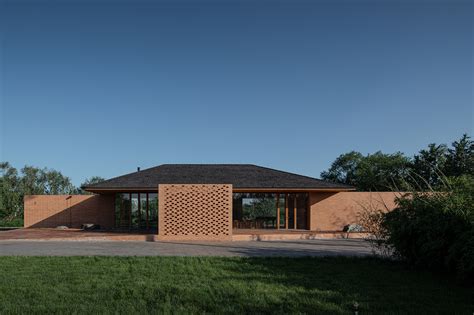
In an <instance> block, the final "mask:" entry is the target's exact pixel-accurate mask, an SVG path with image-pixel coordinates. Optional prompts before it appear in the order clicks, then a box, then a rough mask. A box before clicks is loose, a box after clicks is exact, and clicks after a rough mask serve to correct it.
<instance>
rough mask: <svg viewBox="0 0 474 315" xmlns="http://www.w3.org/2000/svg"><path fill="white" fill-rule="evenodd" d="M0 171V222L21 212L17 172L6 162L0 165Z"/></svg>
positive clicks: (21, 199) (21, 200)
mask: <svg viewBox="0 0 474 315" xmlns="http://www.w3.org/2000/svg"><path fill="white" fill-rule="evenodd" d="M0 170H1V177H0V220H2V219H4V218H6V219H13V218H14V217H18V216H21V214H22V210H23V207H22V204H23V195H22V194H21V191H20V182H19V177H18V171H17V170H16V169H15V168H14V167H12V166H11V165H10V164H9V163H8V162H2V163H0Z"/></svg>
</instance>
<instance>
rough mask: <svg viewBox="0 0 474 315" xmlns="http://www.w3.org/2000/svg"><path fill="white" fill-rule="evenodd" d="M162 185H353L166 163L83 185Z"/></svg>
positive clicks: (250, 169)
mask: <svg viewBox="0 0 474 315" xmlns="http://www.w3.org/2000/svg"><path fill="white" fill-rule="evenodd" d="M159 184H232V185H233V188H234V189H235V188H255V189H271V188H274V189H284V188H288V189H340V190H352V189H353V188H354V187H352V186H348V185H343V184H335V183H332V182H328V181H323V180H320V179H316V178H313V177H308V176H303V175H298V174H293V173H288V172H284V171H279V170H275V169H271V168H267V167H262V166H257V165H252V164H163V165H160V166H156V167H152V168H149V169H145V170H142V171H137V172H134V173H130V174H127V175H123V176H119V177H115V178H112V179H109V180H106V181H103V182H100V183H97V184H94V185H89V186H85V187H83V188H84V189H85V190H88V191H100V190H103V189H105V190H112V189H121V190H123V189H130V190H133V189H147V188H149V189H153V190H155V189H157V188H158V185H159Z"/></svg>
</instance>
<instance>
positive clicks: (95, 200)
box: [24, 195, 114, 228]
mask: <svg viewBox="0 0 474 315" xmlns="http://www.w3.org/2000/svg"><path fill="white" fill-rule="evenodd" d="M24 206H25V211H24V218H25V219H24V227H41V228H54V227H57V226H59V225H65V226H67V227H71V228H78V227H80V226H81V225H82V224H83V223H94V224H99V225H100V226H101V227H102V228H113V227H114V195H28V196H25V198H24Z"/></svg>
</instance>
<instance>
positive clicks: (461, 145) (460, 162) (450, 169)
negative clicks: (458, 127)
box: [445, 134, 474, 176]
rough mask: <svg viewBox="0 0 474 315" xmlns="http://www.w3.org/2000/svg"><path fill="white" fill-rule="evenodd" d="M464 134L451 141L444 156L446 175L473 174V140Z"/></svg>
mask: <svg viewBox="0 0 474 315" xmlns="http://www.w3.org/2000/svg"><path fill="white" fill-rule="evenodd" d="M470 139H471V137H469V136H468V135H467V134H464V135H463V136H462V137H461V139H459V141H454V142H453V143H452V148H451V149H448V155H447V157H446V167H445V173H446V176H461V175H474V141H472V140H470Z"/></svg>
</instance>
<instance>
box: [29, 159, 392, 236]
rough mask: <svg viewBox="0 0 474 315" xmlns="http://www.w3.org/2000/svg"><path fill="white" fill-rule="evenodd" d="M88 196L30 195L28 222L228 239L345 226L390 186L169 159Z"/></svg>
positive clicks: (386, 198) (386, 200)
mask: <svg viewBox="0 0 474 315" xmlns="http://www.w3.org/2000/svg"><path fill="white" fill-rule="evenodd" d="M83 189H84V190H86V191H88V192H90V193H93V194H91V195H60V196H59V195H55V196H43V195H42V196H38V195H35V196H26V197H25V227H56V226H58V225H66V226H69V227H80V226H81V225H82V224H84V223H93V224H97V225H100V226H101V227H102V228H105V229H115V230H125V231H129V230H148V231H152V233H156V234H157V235H158V239H170V240H171V239H174V240H194V239H196V240H202V239H209V240H225V239H231V238H232V234H233V232H235V231H243V230H252V231H254V230H265V231H315V232H335V231H342V230H343V228H344V227H345V226H346V225H348V224H353V223H356V220H357V213H358V211H361V210H362V209H363V207H364V205H365V206H368V205H369V203H373V202H374V201H375V202H377V203H380V204H383V207H385V208H386V209H391V208H393V207H395V204H394V197H395V194H394V193H392V192H383V193H367V192H355V191H354V190H355V188H354V187H352V186H347V185H342V184H336V183H331V182H328V181H323V180H320V179H316V178H312V177H308V176H303V175H298V174H293V173H289V172H284V171H280V170H275V169H271V168H267V167H261V166H256V165H250V164H165V165H160V166H157V167H153V168H149V169H146V170H140V169H138V170H137V172H134V173H130V174H126V175H123V176H119V177H115V178H112V179H109V180H106V181H103V182H101V183H98V184H94V185H89V186H86V187H83Z"/></svg>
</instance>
